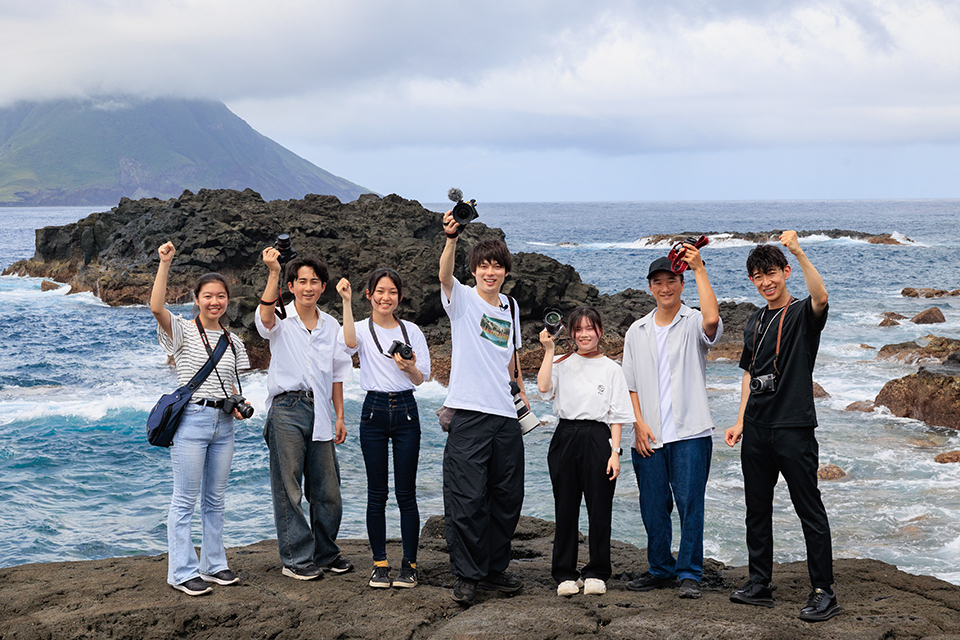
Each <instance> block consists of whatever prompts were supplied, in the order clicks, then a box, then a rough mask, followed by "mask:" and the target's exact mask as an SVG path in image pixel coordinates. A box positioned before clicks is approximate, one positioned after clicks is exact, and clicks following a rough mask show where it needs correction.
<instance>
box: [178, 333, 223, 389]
mask: <svg viewBox="0 0 960 640" xmlns="http://www.w3.org/2000/svg"><path fill="white" fill-rule="evenodd" d="M228 344H229V341H228V340H227V335H226V333H224V334H222V335H221V336H220V340H219V341H218V342H217V346H216V348H215V349H214V350H213V352H212V353H210V357H209V358H208V359H207V361H206V362H205V363H204V365H203V366H202V367H200V371H197V372H196V373H195V374H194V376H193V377H192V378H190V382H188V383H187V386H188V387H190V391H196V390H197V387H199V386H200V385H202V384H203V383H204V381H205V380H206V379H207V377H209V375H210V374H211V373H212V372H213V368H214V367H216V366H217V363H218V362H220V358H221V357H222V356H223V352H224V351H226V350H227V345H228Z"/></svg>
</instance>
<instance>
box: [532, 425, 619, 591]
mask: <svg viewBox="0 0 960 640" xmlns="http://www.w3.org/2000/svg"><path fill="white" fill-rule="evenodd" d="M609 460H610V427H609V426H607V425H605V424H603V423H602V422H594V421H592V420H560V424H559V425H557V430H556V431H554V433H553V439H552V440H551V441H550V450H549V452H548V453H547V465H548V467H549V468H550V480H551V482H552V483H553V500H554V506H555V517H556V521H557V528H556V533H555V535H554V538H553V566H552V573H553V578H554V580H556V581H557V583H558V584H559V583H561V582H564V581H565V580H576V579H578V578H583V579H586V578H597V579H599V580H604V581H605V580H607V579H608V578H609V577H610V573H611V569H610V519H611V517H612V515H613V492H614V489H615V488H616V485H617V483H616V480H610V478H609V477H608V476H607V462H608V461H609ZM581 500H585V501H586V503H587V517H588V521H589V526H590V529H589V536H588V542H589V547H590V562H588V563H587V564H586V565H585V566H584V567H583V570H582V571H577V555H578V549H579V542H580V533H579V524H580V502H581Z"/></svg>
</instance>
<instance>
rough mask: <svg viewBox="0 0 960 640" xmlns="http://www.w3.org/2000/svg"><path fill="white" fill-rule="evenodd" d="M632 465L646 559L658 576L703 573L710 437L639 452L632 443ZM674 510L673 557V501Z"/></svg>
mask: <svg viewBox="0 0 960 640" xmlns="http://www.w3.org/2000/svg"><path fill="white" fill-rule="evenodd" d="M630 451H631V453H632V454H633V469H634V471H635V472H636V474H637V487H638V488H639V489H640V515H641V517H642V519H643V528H644V529H646V532H647V562H649V563H650V573H652V574H653V575H655V576H657V577H658V578H670V577H672V576H677V578H679V579H681V580H683V579H684V578H693V579H694V580H696V581H697V582H700V579H701V578H702V577H703V503H704V494H705V493H706V490H707V477H708V476H709V475H710V458H711V456H712V455H713V438H711V437H710V436H706V437H703V438H691V439H689V440H677V441H676V442H668V443H666V444H665V445H663V447H662V448H660V449H654V450H653V454H652V455H651V456H650V457H648V458H644V457H643V456H641V455H640V454H639V453H637V451H636V449H631V450H630ZM674 500H675V501H676V503H677V513H678V514H679V516H680V550H679V552H678V553H677V557H676V558H674V557H673V554H671V553H670V545H671V543H672V542H673V521H672V520H671V517H670V514H671V513H672V512H673V502H674Z"/></svg>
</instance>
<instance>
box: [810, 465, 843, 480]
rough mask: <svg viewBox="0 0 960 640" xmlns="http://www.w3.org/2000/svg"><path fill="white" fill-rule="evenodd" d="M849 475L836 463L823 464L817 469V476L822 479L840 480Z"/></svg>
mask: <svg viewBox="0 0 960 640" xmlns="http://www.w3.org/2000/svg"><path fill="white" fill-rule="evenodd" d="M845 477H847V472H846V471H844V470H843V469H841V468H840V467H838V466H837V465H835V464H821V465H820V467H819V468H818V469H817V478H819V479H820V480H839V479H840V478H845Z"/></svg>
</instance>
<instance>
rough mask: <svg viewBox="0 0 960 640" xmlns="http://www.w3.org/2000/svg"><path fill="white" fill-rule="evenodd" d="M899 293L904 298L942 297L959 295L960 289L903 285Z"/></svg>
mask: <svg viewBox="0 0 960 640" xmlns="http://www.w3.org/2000/svg"><path fill="white" fill-rule="evenodd" d="M900 295H902V296H903V297H904V298H943V297H945V296H960V289H954V290H953V291H947V290H946V289H926V288H920V289H914V288H913V287H904V288H903V290H902V291H901V292H900Z"/></svg>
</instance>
